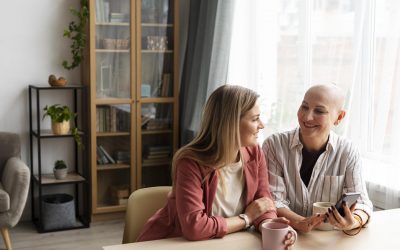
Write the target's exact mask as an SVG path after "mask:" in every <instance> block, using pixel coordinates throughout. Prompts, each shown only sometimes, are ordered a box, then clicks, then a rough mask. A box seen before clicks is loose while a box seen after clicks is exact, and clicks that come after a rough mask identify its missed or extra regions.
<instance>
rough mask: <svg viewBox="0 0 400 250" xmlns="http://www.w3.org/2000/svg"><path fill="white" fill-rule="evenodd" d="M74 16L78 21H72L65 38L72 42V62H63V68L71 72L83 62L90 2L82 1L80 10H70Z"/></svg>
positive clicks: (65, 30)
mask: <svg viewBox="0 0 400 250" xmlns="http://www.w3.org/2000/svg"><path fill="white" fill-rule="evenodd" d="M70 12H71V13H72V15H74V16H75V17H77V20H76V21H75V20H74V21H71V22H70V23H69V25H68V28H66V29H64V37H67V38H70V39H71V40H72V44H71V46H70V48H71V54H72V61H71V62H70V63H69V62H67V61H66V60H64V61H63V62H62V66H63V67H64V68H65V69H67V70H71V69H74V68H75V67H78V66H79V65H80V64H81V62H82V60H83V49H84V48H85V45H86V32H88V31H87V28H86V26H87V23H88V22H89V2H88V0H81V1H80V8H79V9H74V8H70Z"/></svg>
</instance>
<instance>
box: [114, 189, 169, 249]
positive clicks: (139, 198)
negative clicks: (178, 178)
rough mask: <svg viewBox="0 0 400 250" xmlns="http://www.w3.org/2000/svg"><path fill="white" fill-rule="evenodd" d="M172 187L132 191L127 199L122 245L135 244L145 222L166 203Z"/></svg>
mask: <svg viewBox="0 0 400 250" xmlns="http://www.w3.org/2000/svg"><path fill="white" fill-rule="evenodd" d="M171 189H172V187H170V186H162V187H149V188H142V189H138V190H136V191H134V192H133V193H132V194H131V195H130V196H129V199H128V206H127V209H126V217H125V228H124V236H123V239H122V243H123V244H125V243H131V242H135V241H136V239H137V237H138V236H139V233H140V231H141V229H142V227H143V225H144V224H145V223H146V222H147V220H148V219H149V218H150V217H151V216H152V215H153V214H154V213H155V212H156V211H157V210H158V209H160V208H161V207H163V206H164V205H165V203H166V202H167V196H168V193H169V191H171Z"/></svg>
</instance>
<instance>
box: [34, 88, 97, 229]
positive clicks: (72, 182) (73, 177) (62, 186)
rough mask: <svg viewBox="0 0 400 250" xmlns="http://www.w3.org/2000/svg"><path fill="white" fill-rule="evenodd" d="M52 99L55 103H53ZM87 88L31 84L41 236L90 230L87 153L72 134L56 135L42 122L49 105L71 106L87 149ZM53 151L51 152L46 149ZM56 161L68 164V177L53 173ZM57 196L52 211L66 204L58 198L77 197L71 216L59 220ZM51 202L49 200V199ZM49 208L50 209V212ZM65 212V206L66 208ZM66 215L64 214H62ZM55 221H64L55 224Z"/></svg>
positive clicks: (36, 218)
mask: <svg viewBox="0 0 400 250" xmlns="http://www.w3.org/2000/svg"><path fill="white" fill-rule="evenodd" d="M49 100H51V101H49ZM86 100H87V88H86V86H82V85H67V86H65V87H50V86H49V85H29V139H30V169H31V173H32V175H31V176H32V178H31V197H32V198H31V201H32V203H31V209H32V221H33V222H34V224H35V225H36V227H37V230H38V231H39V232H40V233H43V232H51V231H59V230H66V229H75V228H85V227H89V223H90V210H89V205H90V204H89V197H90V195H89V166H88V159H87V154H86V153H85V150H83V148H81V149H79V148H78V145H77V144H76V142H75V141H74V139H73V135H72V134H71V132H69V133H67V134H63V135H56V134H54V133H53V132H52V131H51V130H50V129H43V128H42V126H41V120H42V117H43V108H44V107H45V106H46V105H53V104H55V103H61V104H63V105H67V103H63V102H69V103H71V106H69V105H67V106H69V107H70V108H71V110H72V111H73V112H74V113H76V114H77V116H76V118H75V119H74V124H75V125H77V127H78V129H79V134H80V137H81V140H82V143H83V146H87V141H88V140H87V133H86V132H87V122H86V119H85V117H86V116H84V115H83V114H85V113H87V103H86ZM46 148H47V149H49V148H52V149H53V150H51V151H46V150H45V149H46ZM55 160H64V161H65V162H67V163H68V164H67V166H68V174H67V176H66V178H65V179H61V180H58V179H56V178H55V177H54V174H53V173H52V170H53V166H54V162H55ZM51 195H52V196H53V198H52V199H53V200H54V204H51V205H50V206H51V208H52V209H57V207H56V206H57V204H59V203H62V202H64V201H63V199H60V198H57V197H65V196H68V197H71V198H72V197H73V201H70V203H69V204H73V205H71V207H70V208H71V209H72V210H74V211H69V212H68V215H69V217H64V218H57V217H56V216H57V215H60V214H58V213H57V214H54V213H52V212H54V211H50V210H49V209H48V208H49V205H48V206H46V204H49V203H48V201H49V200H48V198H49V196H51ZM46 199H47V200H46ZM46 208H47V210H46ZM63 209H65V207H64V206H63ZM61 214H62V213H61ZM54 221H61V222H60V223H57V224H54V223H53V222H54Z"/></svg>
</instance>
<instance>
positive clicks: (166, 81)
mask: <svg viewBox="0 0 400 250" xmlns="http://www.w3.org/2000/svg"><path fill="white" fill-rule="evenodd" d="M170 80H171V74H169V73H166V74H163V76H162V84H161V91H160V96H164V97H165V96H169V85H170Z"/></svg>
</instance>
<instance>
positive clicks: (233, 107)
mask: <svg viewBox="0 0 400 250" xmlns="http://www.w3.org/2000/svg"><path fill="white" fill-rule="evenodd" d="M258 97H259V95H258V94H257V93H256V92H254V91H253V90H251V89H248V88H245V87H241V86H236V85H222V86H221V87H219V88H217V89H216V90H214V92H213V93H212V94H211V95H210V97H209V98H208V100H207V102H206V105H205V107H204V109H203V113H202V121H201V125H200V129H199V132H198V134H197V135H196V137H195V138H194V139H193V140H192V141H191V142H189V143H188V144H187V145H185V146H183V147H182V148H181V149H179V150H178V151H177V152H176V153H175V155H174V158H173V160H172V180H173V183H174V182H175V173H176V167H177V166H176V165H177V162H178V161H179V160H181V159H183V158H187V159H190V160H193V161H195V162H196V163H197V164H199V165H200V166H202V167H206V168H211V169H210V170H212V169H218V168H220V167H223V166H225V165H226V164H229V163H231V162H230V161H231V160H232V159H231V157H232V156H233V155H234V154H235V153H237V152H238V150H239V149H240V147H241V142H240V131H239V125H240V118H241V117H242V116H243V115H244V114H245V113H246V112H247V111H249V110H250V109H252V108H253V107H254V105H255V103H256V101H257V99H258Z"/></svg>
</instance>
